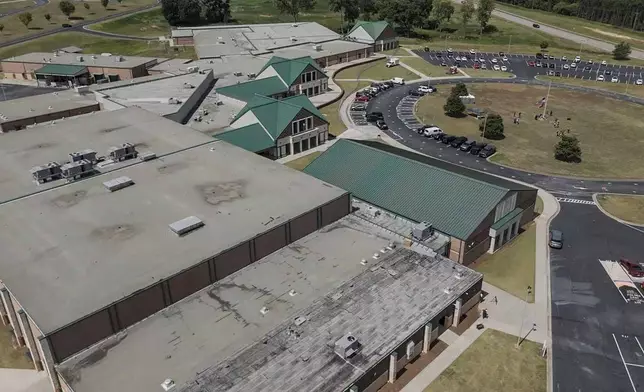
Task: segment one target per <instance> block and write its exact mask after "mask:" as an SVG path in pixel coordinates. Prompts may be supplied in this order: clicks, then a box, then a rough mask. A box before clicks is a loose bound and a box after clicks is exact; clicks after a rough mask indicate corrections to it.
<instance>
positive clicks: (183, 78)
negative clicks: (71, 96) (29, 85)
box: [97, 70, 213, 116]
mask: <svg viewBox="0 0 644 392" xmlns="http://www.w3.org/2000/svg"><path fill="white" fill-rule="evenodd" d="M134 80H136V79H134ZM211 82H213V73H212V70H208V71H205V72H204V73H198V72H194V73H188V74H183V75H176V76H171V75H166V77H165V78H163V79H154V80H150V81H146V82H144V83H136V84H129V85H128V84H126V85H122V86H116V87H111V86H108V87H106V88H103V89H97V91H100V94H104V95H105V96H106V97H105V98H106V99H109V100H110V101H112V102H115V103H117V104H119V105H121V106H123V107H130V106H138V107H140V108H142V109H145V110H147V111H150V112H152V113H156V114H158V115H160V116H167V115H170V114H174V113H177V112H179V111H180V110H182V108H183V106H184V105H186V104H192V105H193V106H194V105H195V104H196V103H198V102H199V100H198V99H196V98H195V99H194V100H191V97H192V96H193V95H194V94H203V93H204V90H203V89H205V88H207V86H206V85H203V84H204V83H205V84H210V83H211ZM171 98H172V99H175V100H179V101H180V102H181V103H179V104H177V103H174V102H176V101H174V102H173V101H171Z"/></svg>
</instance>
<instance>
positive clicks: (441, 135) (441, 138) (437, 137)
mask: <svg viewBox="0 0 644 392" xmlns="http://www.w3.org/2000/svg"><path fill="white" fill-rule="evenodd" d="M443 135H445V133H443V132H438V133H435V134H434V136H432V137H433V138H434V140H443Z"/></svg>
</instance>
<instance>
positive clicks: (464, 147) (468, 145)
mask: <svg viewBox="0 0 644 392" xmlns="http://www.w3.org/2000/svg"><path fill="white" fill-rule="evenodd" d="M475 144H476V142H475V141H474V140H468V141H466V142H463V144H461V147H460V150H461V151H465V152H468V151H470V149H471V148H472V147H473V146H474V145H475Z"/></svg>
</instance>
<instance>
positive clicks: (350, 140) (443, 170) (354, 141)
mask: <svg viewBox="0 0 644 392" xmlns="http://www.w3.org/2000/svg"><path fill="white" fill-rule="evenodd" d="M343 140H346V141H347V142H351V143H354V144H358V145H360V146H364V147H366V148H369V149H371V150H376V151H381V152H383V153H385V154H388V155H392V156H395V157H397V158H400V159H404V160H406V161H410V162H412V163H415V164H418V165H421V166H427V167H431V168H434V169H436V170H440V171H441V172H446V173H449V174H450V175H453V176H458V177H461V178H465V179H467V180H469V181H473V182H476V183H479V184H483V185H487V186H490V187H493V188H496V189H498V190H502V191H510V189H508V188H504V187H502V186H499V185H496V184H492V183H490V182H487V181H482V180H478V179H476V178H472V177H469V176H466V175H464V174H460V173H456V172H453V171H449V170H445V169H443V168H440V167H437V166H432V165H429V164H427V163H423V162H419V161H417V160H415V159H411V158H407V157H404V156H402V155H398V154H394V153H393V152H389V151H385V150H381V149H378V148H376V147H372V146H370V145H368V144H363V143H361V142H360V141H359V140H354V139H343ZM392 147H393V146H392ZM394 148H396V147H394ZM414 154H418V153H417V152H414ZM430 158H432V159H436V158H433V157H430ZM448 163H450V162H448ZM450 164H452V165H454V164H453V163H450ZM470 170H471V169H470Z"/></svg>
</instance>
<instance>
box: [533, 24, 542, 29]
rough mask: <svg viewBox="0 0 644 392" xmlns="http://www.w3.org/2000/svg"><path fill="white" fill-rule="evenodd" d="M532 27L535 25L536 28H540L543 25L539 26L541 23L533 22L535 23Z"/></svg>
mask: <svg viewBox="0 0 644 392" xmlns="http://www.w3.org/2000/svg"><path fill="white" fill-rule="evenodd" d="M532 27H534V28H535V29H538V28H539V27H541V26H539V24H538V23H533V24H532Z"/></svg>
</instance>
